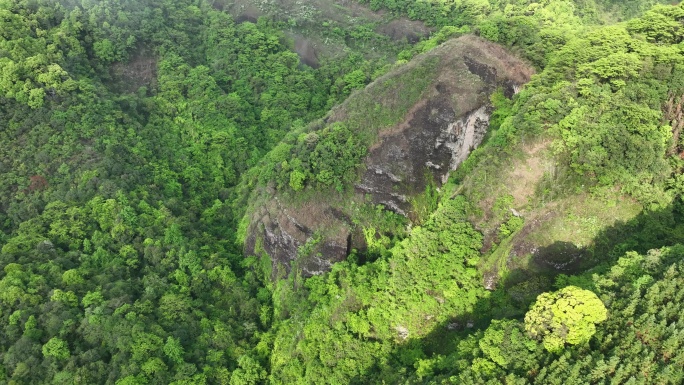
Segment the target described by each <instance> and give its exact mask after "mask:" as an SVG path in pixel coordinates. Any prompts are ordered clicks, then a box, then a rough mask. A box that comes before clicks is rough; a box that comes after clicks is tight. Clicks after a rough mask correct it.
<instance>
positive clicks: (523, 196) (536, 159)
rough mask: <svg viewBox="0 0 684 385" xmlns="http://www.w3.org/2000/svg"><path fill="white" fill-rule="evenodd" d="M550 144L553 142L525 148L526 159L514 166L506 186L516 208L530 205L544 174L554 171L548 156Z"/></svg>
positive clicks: (543, 142)
mask: <svg viewBox="0 0 684 385" xmlns="http://www.w3.org/2000/svg"><path fill="white" fill-rule="evenodd" d="M550 144H551V141H542V142H538V143H534V144H531V145H529V146H525V147H523V152H524V154H525V157H524V158H523V159H520V160H518V161H516V162H515V163H514V164H513V171H512V172H511V173H510V174H509V175H508V178H507V182H506V185H507V186H508V188H509V190H510V192H511V195H512V196H513V199H514V201H515V206H516V207H522V206H524V205H526V204H527V203H529V202H530V200H531V199H532V198H533V197H534V194H535V191H536V189H537V185H538V184H539V182H540V181H541V180H542V178H543V177H544V173H546V172H550V171H552V169H553V163H552V162H551V161H550V160H549V159H548V158H547V156H546V150H547V149H548V147H549V145H550Z"/></svg>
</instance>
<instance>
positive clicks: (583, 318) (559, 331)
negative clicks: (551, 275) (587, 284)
mask: <svg viewBox="0 0 684 385" xmlns="http://www.w3.org/2000/svg"><path fill="white" fill-rule="evenodd" d="M607 317H608V311H607V310H606V307H605V306H604V305H603V302H601V300H600V299H599V298H598V297H597V296H596V294H594V293H593V292H591V291H589V290H584V289H580V288H579V287H577V286H568V287H565V288H563V289H561V290H559V291H556V292H554V293H543V294H541V295H539V297H537V302H535V304H534V305H532V308H531V309H530V311H528V312H527V314H525V330H526V331H527V333H528V334H529V335H530V337H532V338H534V339H537V340H541V341H542V342H543V344H544V348H546V350H548V351H550V352H560V351H562V350H563V348H564V347H565V344H566V343H568V344H571V345H578V344H583V343H585V342H588V341H589V339H590V338H591V336H593V335H594V333H596V324H598V323H601V322H603V321H605V320H606V318H607Z"/></svg>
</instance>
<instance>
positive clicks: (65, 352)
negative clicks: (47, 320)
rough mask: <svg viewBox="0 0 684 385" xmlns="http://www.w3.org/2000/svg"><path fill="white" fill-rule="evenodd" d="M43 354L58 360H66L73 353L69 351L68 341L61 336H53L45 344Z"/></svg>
mask: <svg viewBox="0 0 684 385" xmlns="http://www.w3.org/2000/svg"><path fill="white" fill-rule="evenodd" d="M43 355H44V356H45V357H53V358H56V359H58V360H66V359H67V358H69V357H70V356H71V353H70V352H69V346H68V345H67V343H66V341H64V340H63V339H61V338H57V337H52V338H51V339H50V340H49V341H48V342H46V343H45V345H43Z"/></svg>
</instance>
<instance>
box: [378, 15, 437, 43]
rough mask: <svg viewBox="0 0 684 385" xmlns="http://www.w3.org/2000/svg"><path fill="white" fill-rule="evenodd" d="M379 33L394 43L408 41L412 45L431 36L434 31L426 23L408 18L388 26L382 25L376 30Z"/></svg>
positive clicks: (394, 21) (391, 22) (392, 22)
mask: <svg viewBox="0 0 684 385" xmlns="http://www.w3.org/2000/svg"><path fill="white" fill-rule="evenodd" d="M375 31H376V32H377V33H380V34H383V35H385V36H388V37H389V38H390V39H392V40H394V41H402V40H406V42H408V43H410V44H415V43H417V42H418V41H420V40H421V39H423V38H425V37H427V36H429V35H430V33H431V32H432V30H431V29H430V28H428V27H426V26H425V24H424V23H422V22H420V21H415V20H409V19H406V18H400V19H396V20H392V21H390V22H389V23H387V24H382V25H380V26H379V27H378V28H376V30H375Z"/></svg>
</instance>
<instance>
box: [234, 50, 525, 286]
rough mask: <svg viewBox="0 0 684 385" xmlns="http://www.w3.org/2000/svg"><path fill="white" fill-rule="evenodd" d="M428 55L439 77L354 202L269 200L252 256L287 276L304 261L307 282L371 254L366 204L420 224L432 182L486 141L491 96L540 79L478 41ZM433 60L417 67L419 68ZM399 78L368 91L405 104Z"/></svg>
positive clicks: (396, 129) (384, 141)
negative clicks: (418, 201)
mask: <svg viewBox="0 0 684 385" xmlns="http://www.w3.org/2000/svg"><path fill="white" fill-rule="evenodd" d="M428 55H431V56H430V57H431V58H432V59H434V57H435V56H436V57H437V58H438V60H439V65H437V67H436V71H437V73H435V74H433V75H434V76H433V80H432V82H431V83H430V84H429V86H428V88H427V89H426V90H425V91H424V92H423V95H424V96H423V97H421V98H420V99H419V100H418V101H417V102H416V103H415V104H414V105H413V107H412V108H410V110H409V111H408V113H407V114H406V115H405V116H404V118H403V120H402V121H401V122H400V123H398V124H396V125H394V126H391V127H385V128H382V129H380V130H379V132H378V134H377V138H376V140H375V141H374V143H373V145H372V146H370V148H369V149H368V155H367V156H366V158H365V162H364V163H365V169H363V170H360V174H359V180H358V182H357V183H356V184H355V185H354V186H353V189H354V191H355V194H354V197H353V198H349V197H347V198H346V199H347V201H346V202H339V201H336V198H334V197H317V198H315V199H310V200H308V201H306V202H299V203H293V202H288V203H286V202H285V200H284V199H280V198H279V197H278V194H277V192H276V191H274V190H271V191H266V192H264V193H262V195H263V196H267V197H269V198H268V199H265V203H262V204H261V205H260V207H258V208H257V209H255V210H254V213H253V214H252V215H251V218H250V219H251V222H250V227H249V229H248V237H247V240H246V245H245V247H246V252H247V254H248V255H249V254H259V253H261V252H265V253H266V254H268V255H269V256H270V258H271V260H272V261H273V263H274V266H276V267H278V268H284V270H285V271H289V270H290V269H291V268H292V267H293V261H295V260H296V261H297V263H296V266H297V269H298V270H299V271H300V272H301V273H302V274H303V275H305V276H310V275H315V274H320V273H323V272H325V271H327V270H329V269H330V267H331V266H332V264H333V263H334V262H337V261H340V260H343V259H344V258H346V257H347V255H348V253H349V251H350V250H351V248H363V247H364V242H365V241H364V237H363V234H362V232H361V230H360V229H358V226H355V225H354V223H357V224H358V222H359V217H358V215H359V210H358V209H359V207H360V206H361V205H363V204H365V203H371V204H381V205H383V206H384V207H385V208H386V209H388V210H391V211H394V212H396V213H398V214H401V215H404V216H407V217H408V218H412V212H413V208H412V204H411V199H412V198H413V197H415V196H417V195H418V194H421V193H423V192H424V191H425V188H426V185H427V184H428V183H429V182H431V181H434V182H435V183H437V184H438V185H439V184H442V183H445V182H446V180H447V179H448V177H449V173H450V172H451V171H453V170H455V169H456V168H457V167H458V166H459V165H460V164H461V163H462V162H463V161H464V160H465V159H466V158H467V157H468V154H470V152H471V151H472V150H473V149H474V148H476V147H477V146H478V145H479V144H480V143H481V142H482V140H483V138H484V137H485V134H486V133H487V129H488V127H489V117H490V115H491V112H492V107H491V105H490V104H489V98H490V96H491V94H492V93H493V92H494V91H495V90H496V89H497V88H502V89H503V90H504V93H505V94H507V96H512V95H513V94H514V93H516V92H517V91H518V90H519V88H520V86H521V85H523V84H524V83H525V82H526V81H528V80H529V77H530V75H531V74H532V70H531V69H530V68H529V67H528V66H526V65H525V64H524V63H522V62H521V61H520V60H518V59H516V58H514V57H512V56H511V55H509V54H508V53H507V52H506V51H505V50H504V49H502V48H501V47H500V46H497V45H495V44H493V43H489V42H485V41H483V40H481V39H479V38H476V37H474V36H464V37H461V38H459V39H455V40H452V41H449V42H447V43H445V44H444V45H442V46H440V47H438V48H436V49H435V50H433V51H431V52H430V53H429V54H428ZM428 55H425V56H421V57H418V58H416V59H415V60H414V61H417V64H416V63H414V62H412V63H410V65H414V66H419V65H420V63H421V62H420V61H421V60H426V59H425V57H427V56H428ZM388 79H390V80H388ZM391 79H392V74H389V75H387V76H385V77H383V78H382V79H380V80H378V81H376V82H375V83H373V84H371V85H369V86H368V88H367V89H366V91H364V92H370V91H372V90H373V88H374V87H378V88H379V89H380V90H382V93H381V97H382V95H385V96H386V97H387V98H397V96H398V95H396V92H398V91H397V88H396V87H395V88H393V87H392V86H388V85H387V84H388V83H390V84H393V83H391ZM399 96H400V95H399ZM354 97H355V95H352V96H351V98H354ZM356 97H358V95H356ZM348 105H349V103H345V104H343V105H342V106H340V107H339V108H338V109H337V110H336V111H334V112H333V113H332V114H331V115H330V116H329V117H328V119H327V120H326V121H327V122H328V123H332V122H334V121H344V119H345V116H346V113H345V111H344V109H345V108H348V107H346V106H348ZM350 199H351V201H350ZM369 200H370V202H369ZM353 218H354V219H356V220H353ZM276 270H277V269H276ZM281 270H282V269H281ZM274 274H275V272H274Z"/></svg>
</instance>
